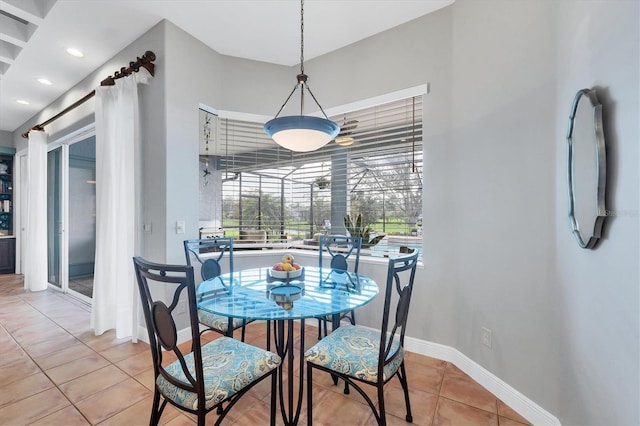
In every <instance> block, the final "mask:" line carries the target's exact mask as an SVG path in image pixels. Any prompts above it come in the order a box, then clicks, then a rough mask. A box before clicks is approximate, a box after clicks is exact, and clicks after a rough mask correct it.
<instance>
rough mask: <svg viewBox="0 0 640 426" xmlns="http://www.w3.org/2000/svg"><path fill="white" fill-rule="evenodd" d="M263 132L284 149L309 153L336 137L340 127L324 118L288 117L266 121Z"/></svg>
mask: <svg viewBox="0 0 640 426" xmlns="http://www.w3.org/2000/svg"><path fill="white" fill-rule="evenodd" d="M264 131H265V133H266V134H267V135H269V137H271V138H272V139H273V140H274V141H275V142H276V143H277V144H278V145H280V146H282V147H284V148H287V149H290V150H291V151H297V152H309V151H315V150H316V149H318V148H322V147H323V146H325V145H326V144H327V143H329V142H330V141H331V140H333V139H334V138H335V137H336V136H338V133H339V132H340V126H338V125H337V124H336V123H334V122H333V121H331V120H328V119H326V118H320V117H312V116H306V115H290V116H286V117H278V118H274V119H273V120H269V121H267V122H266V123H265V125H264Z"/></svg>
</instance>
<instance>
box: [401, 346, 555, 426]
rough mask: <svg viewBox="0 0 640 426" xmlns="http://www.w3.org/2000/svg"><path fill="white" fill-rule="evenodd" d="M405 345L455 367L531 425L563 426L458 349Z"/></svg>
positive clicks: (413, 350)
mask: <svg viewBox="0 0 640 426" xmlns="http://www.w3.org/2000/svg"><path fill="white" fill-rule="evenodd" d="M404 343H405V349H407V350H408V351H410V352H415V353H418V354H420V355H425V356H429V357H432V358H437V359H441V360H443V361H448V362H450V363H452V364H453V365H455V366H456V367H458V368H459V369H460V370H462V371H464V372H465V373H466V374H468V375H469V376H470V377H471V378H472V379H473V380H475V381H476V382H478V383H479V384H480V385H482V386H483V387H484V388H485V389H487V390H488V391H489V392H491V393H492V394H494V395H495V396H496V397H498V398H500V399H501V400H502V401H503V402H504V403H505V404H507V405H508V406H509V407H511V408H512V409H513V410H514V411H516V412H517V413H518V414H520V415H521V416H522V417H524V418H525V419H527V420H528V421H530V422H531V423H532V424H534V425H553V426H560V424H561V423H560V420H558V418H557V417H555V416H554V415H552V414H551V413H549V412H548V411H546V410H545V409H544V408H542V407H540V406H539V405H538V404H536V403H535V402H533V401H531V400H530V399H529V398H527V397H526V396H524V395H523V394H521V393H520V392H518V391H517V390H515V389H514V388H513V387H511V386H510V385H508V384H507V383H505V382H503V381H502V380H500V379H499V378H498V377H496V376H495V375H493V374H492V373H491V372H490V371H488V370H486V369H485V368H484V367H482V366H481V365H480V364H478V363H476V362H475V361H473V360H471V359H470V358H469V357H467V356H466V355H464V354H463V353H462V352H460V351H458V350H457V349H454V348H452V347H450V346H445V345H440V344H438V343H432V342H427V341H425V340H420V339H414V338H412V337H405V342H404Z"/></svg>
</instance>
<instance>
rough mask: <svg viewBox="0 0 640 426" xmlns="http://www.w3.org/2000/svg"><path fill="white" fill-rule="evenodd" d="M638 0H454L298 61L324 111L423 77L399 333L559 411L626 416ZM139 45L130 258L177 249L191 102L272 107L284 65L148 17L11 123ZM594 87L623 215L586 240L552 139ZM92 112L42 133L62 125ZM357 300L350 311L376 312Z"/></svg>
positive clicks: (193, 170) (190, 226)
mask: <svg viewBox="0 0 640 426" xmlns="http://www.w3.org/2000/svg"><path fill="white" fill-rule="evenodd" d="M638 4H639V3H638V2H637V1H613V2H612V1H591V2H584V1H573V0H563V1H555V0H522V1H518V2H514V1H507V0H487V1H483V2H478V1H472V0H458V1H456V2H455V3H454V4H453V5H452V6H451V7H448V8H446V9H443V10H440V11H438V12H436V13H434V14H431V15H428V16H425V17H423V18H420V19H417V20H415V21H412V22H409V23H407V24H405V25H402V26H400V27H397V28H394V29H392V30H390V31H387V32H385V33H383V34H379V35H377V36H374V37H371V38H369V39H366V40H363V41H361V42H359V43H356V44H354V45H351V46H348V47H346V48H344V49H341V50H339V51H337V52H333V53H331V54H327V55H324V56H322V57H319V58H316V59H314V60H310V61H307V63H306V64H305V65H306V67H305V70H306V71H307V73H308V74H309V75H310V84H311V85H312V88H313V90H314V93H315V94H316V96H317V97H318V100H319V101H320V103H321V104H322V106H323V107H324V108H325V109H328V108H331V107H334V106H339V105H342V104H346V103H348V102H352V101H357V100H361V99H366V98H370V97H373V96H376V95H381V94H385V93H389V92H392V91H395V90H399V89H404V88H407V87H413V86H416V85H420V84H425V83H427V82H429V83H430V88H431V92H430V94H429V95H428V96H427V97H426V99H425V107H424V120H423V121H424V128H425V148H424V149H425V160H424V161H425V176H424V181H425V190H424V200H425V201H424V203H425V204H424V212H425V214H424V222H423V223H424V225H423V227H424V235H425V243H424V256H423V258H424V263H425V268H424V269H422V270H420V271H419V273H418V277H417V280H418V288H417V289H416V292H415V294H414V306H413V309H412V313H411V320H410V322H411V325H410V328H409V330H408V335H409V336H411V337H415V338H418V339H424V340H427V341H432V342H436V343H441V344H444V345H448V346H451V347H453V348H455V349H457V350H459V351H460V352H462V353H463V354H465V355H466V356H468V357H469V358H471V359H472V360H473V361H475V362H477V363H478V364H480V365H481V366H482V367H484V368H486V369H487V370H489V371H491V372H492V373H493V374H495V375H496V376H497V377H499V378H500V379H502V380H503V381H504V382H506V383H508V384H510V385H511V386H513V387H514V388H515V389H517V390H518V391H520V392H521V393H523V394H524V395H526V396H527V397H528V398H530V399H531V400H533V401H535V402H536V403H538V404H539V405H541V406H542V407H543V408H545V409H546V410H547V411H549V412H551V413H552V414H554V415H556V416H557V417H558V418H559V419H560V420H561V421H562V423H565V424H602V423H607V424H638V423H640V415H639V414H638V404H637V401H638V400H639V399H640V392H639V390H638V386H639V376H640V374H639V373H640V372H639V371H638V363H639V361H638V360H639V356H640V354H639V352H638V338H639V337H638V336H639V334H640V332H639V329H638V327H639V316H640V312H639V309H638V287H639V285H638V284H639V281H640V280H639V276H638V266H637V265H638V258H639V254H640V250H639V248H638V238H637V237H638V211H639V209H638V180H639V179H638V169H639V166H638V147H637V141H638V124H637V117H638V116H639V115H640V111H639V108H638V71H639V70H638V48H639V45H638V25H637V22H638ZM144 50H154V51H155V52H156V54H157V55H158V60H157V61H156V64H157V73H156V78H155V79H153V80H152V82H151V84H150V85H149V87H145V88H143V89H142V95H141V100H142V105H143V117H142V118H143V123H142V124H143V137H144V141H143V145H142V150H143V151H142V157H143V171H142V179H141V181H142V189H143V190H142V196H141V199H140V203H141V207H142V217H141V221H144V222H145V223H151V224H152V232H150V233H145V234H141V236H142V238H141V240H142V249H141V253H142V254H143V255H145V256H147V257H149V258H151V259H153V260H156V261H169V262H182V252H181V250H182V249H181V241H182V239H184V238H192V237H196V236H197V227H198V115H197V111H198V103H204V104H206V105H209V106H212V107H214V108H217V109H220V110H232V111H240V112H247V113H255V114H265V115H273V114H275V112H276V111H277V108H279V106H280V105H281V103H282V102H283V101H284V98H285V97H286V95H287V94H288V93H289V91H290V90H291V87H292V85H293V83H294V81H295V80H294V78H295V74H296V73H297V67H290V68H287V67H279V66H275V65H270V64H265V63H257V62H252V61H247V60H243V59H237V58H229V57H224V56H221V55H219V54H217V53H215V52H213V51H211V50H210V49H208V48H206V47H205V46H203V45H202V44H201V43H200V42H198V41H197V40H195V39H193V38H192V37H191V36H189V35H187V34H186V33H184V32H182V31H181V30H179V29H178V28H176V27H175V26H174V25H172V24H171V23H168V22H163V23H160V24H159V25H158V26H156V27H155V28H154V29H152V30H151V31H150V32H148V33H147V34H145V35H144V36H143V37H141V39H139V40H136V41H135V42H133V43H132V44H131V45H130V46H129V47H127V48H126V49H125V50H124V51H123V52H121V53H120V54H118V55H117V56H116V57H114V58H113V60H112V61H109V64H107V65H108V66H105V67H101V69H99V70H97V71H96V73H94V74H92V76H91V77H89V78H88V79H85V80H84V81H83V82H82V83H81V84H79V85H78V86H77V87H76V88H74V89H73V90H72V91H71V92H69V93H68V94H67V95H65V96H64V97H63V98H61V99H60V100H58V101H56V103H54V104H52V105H51V106H50V107H48V108H47V110H46V111H44V112H43V113H42V114H40V116H39V118H38V119H35V118H34V119H33V120H30V122H29V123H26V124H25V126H24V127H25V128H27V127H29V126H30V125H33V124H35V123H36V122H39V121H42V120H43V119H45V118H48V117H49V116H51V115H53V114H54V113H56V112H57V111H59V110H60V109H62V108H63V107H64V106H66V105H68V104H70V103H72V102H73V101H75V100H76V99H78V98H80V97H81V96H83V95H84V94H85V93H86V92H87V91H89V90H91V89H92V88H93V86H95V85H96V84H97V83H98V82H99V81H100V80H101V79H102V78H104V76H105V75H107V74H110V73H112V72H113V70H115V69H118V68H119V67H120V66H121V64H122V63H127V62H128V61H129V60H130V59H131V58H132V57H135V56H136V55H140V54H141V53H142V52H143V51H144ZM354 76H357V78H354ZM590 86H599V87H601V88H602V89H603V90H602V92H603V93H602V94H603V97H604V101H605V103H606V106H605V108H606V111H607V118H606V123H605V124H606V126H607V127H606V131H607V136H608V137H609V159H610V164H609V167H610V182H609V183H610V185H611V187H612V190H611V191H610V195H609V200H608V202H609V208H610V209H614V210H615V211H616V212H620V213H622V212H624V213H625V214H619V215H618V216H616V217H614V218H611V219H610V220H608V222H607V224H606V237H605V240H604V241H603V242H602V243H601V245H600V246H599V247H598V248H597V249H596V250H583V249H579V248H578V246H577V244H576V243H575V241H574V240H573V237H572V236H571V234H570V232H569V230H568V225H567V219H566V188H565V185H564V182H565V171H564V160H565V145H564V144H565V142H564V137H565V133H566V129H565V126H566V122H567V115H568V109H569V106H570V103H571V100H572V99H573V95H574V94H575V91H576V90H578V89H580V88H582V87H590ZM92 112H93V105H87V106H86V108H84V109H80V110H78V111H77V112H76V114H72V115H69V116H67V117H65V119H63V120H62V121H59V122H56V123H54V125H52V126H49V128H48V129H47V130H48V131H49V132H50V133H51V132H52V133H54V135H56V134H64V133H65V132H68V131H69V130H70V129H72V128H74V126H76V127H77V126H80V125H81V124H83V123H85V122H90V121H92ZM23 130H24V129H23V128H21V129H19V130H18V131H17V132H16V133H15V134H14V143H17V145H16V147H19V146H20V145H22V146H24V142H23V141H22V140H20V139H19V133H20V132H21V131H23ZM176 220H185V222H186V225H187V228H186V234H184V235H178V234H176V233H175V229H174V227H175V221H176ZM372 307H375V306H374V305H372ZM372 307H367V308H365V309H368V308H369V309H370V310H368V311H365V312H363V314H362V315H360V316H359V318H360V319H362V320H363V321H364V323H365V324H366V325H370V326H377V325H378V324H379V316H377V315H376V314H375V312H373V311H372V310H371V309H373V308H372ZM482 326H485V327H488V328H490V329H492V330H493V348H492V349H487V348H485V347H484V346H482V344H481V339H480V329H481V327H482Z"/></svg>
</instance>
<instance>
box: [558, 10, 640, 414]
mask: <svg viewBox="0 0 640 426" xmlns="http://www.w3.org/2000/svg"><path fill="white" fill-rule="evenodd" d="M639 22H640V2H638V1H613V2H610V1H591V2H582V1H575V0H574V1H566V0H565V1H563V2H561V4H560V7H559V8H558V15H557V33H558V36H557V57H558V61H557V79H558V80H557V92H556V93H557V98H556V99H555V105H556V108H555V110H556V114H555V117H556V127H555V129H554V131H555V140H556V141H558V143H557V144H556V147H555V148H556V163H555V170H556V175H557V179H556V181H555V183H556V203H555V216H556V218H557V221H556V232H555V237H556V238H555V247H556V260H557V266H556V268H557V271H556V281H555V282H554V286H553V291H554V292H553V297H554V299H555V301H556V307H557V311H558V314H557V322H556V327H555V328H556V329H557V333H558V343H559V346H558V349H557V352H558V355H559V357H558V373H559V374H558V380H557V385H556V386H557V389H558V397H559V400H558V414H559V416H560V418H561V419H563V420H564V422H565V423H567V424H579V423H590V424H640V415H639V414H638V410H639V409H640V408H639V406H640V396H639V391H638V388H639V378H640V369H639V365H638V364H639V360H640V351H639V348H638V345H639V343H638V339H639V336H640V309H639V306H638V304H639V301H640V294H639V288H640V286H639V285H638V283H639V281H640V279H639V270H638V268H639V267H638V259H639V248H638V236H639V235H640V232H639V226H638V224H639V222H640V221H639V217H640V210H639V200H638V195H639V192H640V191H639V190H638V186H639V183H640V167H639V164H638V161H639V158H640V152H639V151H638V141H639V140H640V137H639V136H640V135H639V127H638V117H640V108H639V103H640V101H639V98H640V96H639V95H640V87H639V86H638V79H639V75H640V66H639V59H638V57H639V51H640V48H639V44H638V40H639V38H640V34H639V29H638V28H639V27H640V26H639V25H638V23H639ZM585 87H597V88H598V95H599V97H600V101H601V102H602V103H603V105H604V131H605V137H606V142H607V185H608V191H607V192H608V193H607V209H608V210H609V211H610V212H611V214H612V216H610V217H608V218H607V219H606V223H605V229H604V238H603V240H602V241H601V242H600V243H599V245H598V246H597V247H596V249H595V250H584V249H581V248H579V247H578V244H577V243H576V241H575V239H574V238H573V236H572V235H571V234H570V232H569V223H568V220H567V204H566V200H567V195H566V194H567V192H566V185H565V184H564V182H565V179H564V178H565V170H566V165H565V163H564V161H565V159H566V153H565V146H564V144H562V141H563V140H564V137H565V135H566V129H567V116H568V114H569V108H570V106H571V101H572V99H573V96H575V93H576V92H577V91H578V90H580V89H582V88H585Z"/></svg>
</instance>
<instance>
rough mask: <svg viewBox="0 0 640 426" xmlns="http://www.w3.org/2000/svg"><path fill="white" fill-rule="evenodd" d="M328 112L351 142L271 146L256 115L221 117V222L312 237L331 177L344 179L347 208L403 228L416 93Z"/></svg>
mask: <svg viewBox="0 0 640 426" xmlns="http://www.w3.org/2000/svg"><path fill="white" fill-rule="evenodd" d="M331 119H332V120H334V121H336V122H337V123H338V124H340V125H341V126H343V127H344V128H346V130H347V131H348V133H349V136H351V137H353V138H354V139H355V141H354V143H353V144H352V145H350V146H348V147H343V146H339V145H337V144H336V143H334V142H333V141H332V142H330V143H329V144H327V145H326V146H325V147H323V148H321V149H319V150H317V151H313V152H308V153H297V152H292V151H289V150H286V149H283V148H280V147H278V146H277V145H276V144H275V142H273V141H272V140H271V139H270V138H268V137H267V136H266V134H265V133H264V131H263V128H262V126H263V123H253V122H246V121H240V120H232V119H221V120H220V125H219V128H220V137H219V140H220V142H222V146H223V147H224V152H223V151H219V152H217V153H216V154H217V155H218V157H217V158H218V159H219V164H218V167H219V170H223V171H224V172H223V179H224V181H223V182H224V183H223V220H222V222H223V226H224V227H227V228H231V227H241V228H254V229H255V228H260V229H266V230H267V231H268V232H269V234H270V235H273V236H276V237H280V236H281V235H283V234H286V235H288V236H290V237H291V238H294V239H303V238H311V237H312V235H313V234H314V233H316V232H321V231H325V230H326V229H325V227H326V226H327V225H328V223H327V221H329V220H330V217H331V203H332V200H331V185H332V180H334V179H339V180H342V182H337V181H336V182H335V183H336V184H339V185H341V187H344V180H345V179H346V191H347V201H346V203H347V210H348V211H350V212H352V213H357V212H362V213H363V215H364V216H365V220H366V221H367V222H368V223H372V224H374V228H375V230H376V231H380V232H382V231H384V232H387V233H398V232H400V233H404V234H409V233H410V232H411V226H412V225H411V223H415V221H416V218H417V216H419V215H420V213H421V212H420V206H421V200H422V97H421V96H418V97H415V98H409V99H403V100H400V101H395V102H391V103H387V104H383V105H377V106H375V107H370V108H366V109H362V110H359V111H354V112H349V113H347V114H343V115H341V116H336V117H331ZM356 121H357V123H356V125H355V126H354V122H356ZM345 122H347V123H349V124H347V126H344V123H345ZM344 133H346V132H345V130H343V131H342V134H343V135H344ZM334 202H336V201H334ZM281 213H283V217H284V218H281Z"/></svg>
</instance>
